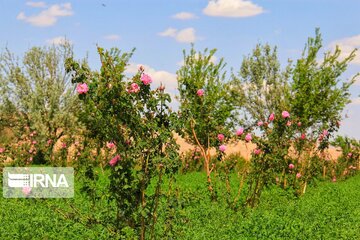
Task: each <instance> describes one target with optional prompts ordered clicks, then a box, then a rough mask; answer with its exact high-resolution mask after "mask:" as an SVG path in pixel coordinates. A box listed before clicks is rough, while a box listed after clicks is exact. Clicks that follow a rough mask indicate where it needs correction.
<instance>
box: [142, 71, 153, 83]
mask: <svg viewBox="0 0 360 240" xmlns="http://www.w3.org/2000/svg"><path fill="white" fill-rule="evenodd" d="M140 80H141V81H142V82H143V84H144V85H149V84H150V83H152V79H151V77H150V76H149V75H147V74H145V73H143V74H142V75H141V78H140Z"/></svg>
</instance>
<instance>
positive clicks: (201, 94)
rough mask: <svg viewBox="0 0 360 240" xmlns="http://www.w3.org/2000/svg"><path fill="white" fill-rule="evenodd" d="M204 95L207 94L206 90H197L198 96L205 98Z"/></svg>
mask: <svg viewBox="0 0 360 240" xmlns="http://www.w3.org/2000/svg"><path fill="white" fill-rule="evenodd" d="M204 93H205V90H204V89H199V90H197V92H196V94H197V95H198V96H199V97H202V96H204Z"/></svg>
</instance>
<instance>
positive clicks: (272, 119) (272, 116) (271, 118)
mask: <svg viewBox="0 0 360 240" xmlns="http://www.w3.org/2000/svg"><path fill="white" fill-rule="evenodd" d="M274 119H275V113H271V114H270V116H269V121H270V122H272V121H274Z"/></svg>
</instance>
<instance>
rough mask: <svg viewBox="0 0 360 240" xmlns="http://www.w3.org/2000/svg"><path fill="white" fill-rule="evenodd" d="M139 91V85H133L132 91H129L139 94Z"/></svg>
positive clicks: (131, 86)
mask: <svg viewBox="0 0 360 240" xmlns="http://www.w3.org/2000/svg"><path fill="white" fill-rule="evenodd" d="M139 91H140V87H139V85H138V84H137V83H132V84H131V85H130V89H129V92H130V93H137V92H139Z"/></svg>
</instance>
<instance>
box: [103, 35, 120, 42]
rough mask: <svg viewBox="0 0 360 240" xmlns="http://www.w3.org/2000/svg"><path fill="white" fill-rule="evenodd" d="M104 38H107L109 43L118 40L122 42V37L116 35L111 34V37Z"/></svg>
mask: <svg viewBox="0 0 360 240" xmlns="http://www.w3.org/2000/svg"><path fill="white" fill-rule="evenodd" d="M104 38H105V39H106V40H109V41H117V40H120V36H119V35H116V34H110V35H107V36H104Z"/></svg>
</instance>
